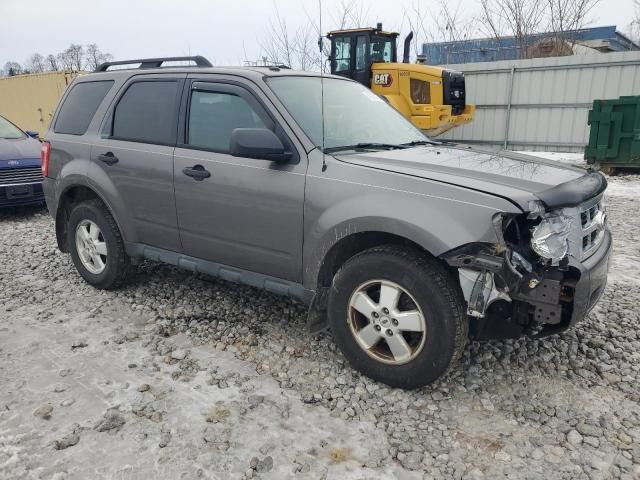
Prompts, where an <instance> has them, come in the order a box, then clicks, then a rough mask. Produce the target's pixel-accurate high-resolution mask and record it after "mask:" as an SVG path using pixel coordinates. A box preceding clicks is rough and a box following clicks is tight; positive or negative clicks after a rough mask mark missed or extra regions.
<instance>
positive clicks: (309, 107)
mask: <svg viewBox="0 0 640 480" xmlns="http://www.w3.org/2000/svg"><path fill="white" fill-rule="evenodd" d="M267 81H268V83H269V86H270V87H271V89H272V90H273V91H274V92H275V94H276V95H277V96H278V98H279V99H280V100H281V101H282V103H283V104H284V106H285V107H286V109H287V110H288V111H289V113H290V114H291V115H292V116H293V118H294V119H295V120H296V122H297V123H298V125H300V128H302V130H304V132H305V133H306V134H307V135H308V136H309V138H310V139H311V140H312V141H313V142H314V143H315V145H318V146H322V145H324V148H325V150H328V149H332V148H333V149H335V148H337V147H344V146H349V145H352V146H356V145H358V144H361V145H364V144H369V143H376V144H394V145H399V144H405V143H411V142H425V141H428V139H427V137H426V136H425V135H424V134H423V133H422V132H421V131H420V130H418V129H417V128H415V127H414V126H413V125H412V124H411V123H410V122H409V121H408V120H406V119H405V118H404V117H403V116H402V115H400V113H398V112H397V111H396V110H395V109H394V108H393V107H391V106H389V105H388V104H387V103H386V102H385V101H384V100H383V99H382V98H381V97H379V96H378V95H376V94H375V93H373V92H371V90H369V89H368V88H365V87H364V86H362V85H361V84H359V83H355V82H351V81H348V80H339V79H336V78H324V79H322V83H323V84H324V86H323V89H321V83H320V82H321V79H320V77H285V76H283V77H271V78H269V79H268V80H267ZM322 90H324V92H323V91H322ZM323 98H324V142H323V139H322V113H323V112H322V99H323Z"/></svg>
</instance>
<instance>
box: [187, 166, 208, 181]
mask: <svg viewBox="0 0 640 480" xmlns="http://www.w3.org/2000/svg"><path fill="white" fill-rule="evenodd" d="M182 173H184V174H185V175H186V176H188V177H192V178H195V179H196V180H204V179H205V178H209V177H210V176H211V172H209V170H206V169H205V168H204V167H203V166H202V165H194V166H193V167H185V168H183V169H182Z"/></svg>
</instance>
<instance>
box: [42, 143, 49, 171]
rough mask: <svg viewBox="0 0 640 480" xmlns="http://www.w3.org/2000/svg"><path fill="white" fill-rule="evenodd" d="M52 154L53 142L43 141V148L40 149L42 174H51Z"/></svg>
mask: <svg viewBox="0 0 640 480" xmlns="http://www.w3.org/2000/svg"><path fill="white" fill-rule="evenodd" d="M50 156H51V144H50V143H49V142H42V148H41V150H40V160H41V164H42V176H43V177H48V176H49V157H50Z"/></svg>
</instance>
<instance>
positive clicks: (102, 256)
mask: <svg viewBox="0 0 640 480" xmlns="http://www.w3.org/2000/svg"><path fill="white" fill-rule="evenodd" d="M76 250H77V251H78V256H79V257H80V261H81V262H82V265H84V268H86V269H87V270H88V271H89V272H91V273H93V274H94V275H98V274H100V273H102V272H103V271H104V269H105V268H106V266H107V244H106V242H105V241H104V235H102V231H101V230H100V227H98V225H96V224H95V223H94V222H92V221H91V220H83V221H82V222H80V224H78V227H77V228H76Z"/></svg>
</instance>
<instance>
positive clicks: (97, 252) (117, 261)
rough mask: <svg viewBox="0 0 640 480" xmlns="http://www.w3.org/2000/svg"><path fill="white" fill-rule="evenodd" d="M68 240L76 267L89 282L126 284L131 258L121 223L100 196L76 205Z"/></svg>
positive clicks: (106, 286) (108, 286) (102, 285)
mask: <svg viewBox="0 0 640 480" xmlns="http://www.w3.org/2000/svg"><path fill="white" fill-rule="evenodd" d="M66 240H67V249H68V252H69V253H70V254H71V259H72V260H73V263H74V265H75V267H76V270H78V273H79V274H80V276H82V278H84V279H85V281H86V282H87V283H89V284H91V285H93V286H94V287H96V288H100V289H105V290H109V289H114V288H117V287H119V286H120V285H122V283H123V282H124V280H125V277H126V274H127V271H128V268H129V264H130V260H129V257H128V255H127V254H126V252H125V249H124V242H123V240H122V235H121V234H120V230H119V229H118V225H117V224H116V222H115V220H114V218H113V216H112V215H111V213H110V212H109V210H107V208H106V207H105V206H104V204H103V203H102V202H101V201H100V200H87V201H84V202H81V203H78V204H76V205H74V206H73V208H72V209H71V213H70V214H69V222H68V224H67V239H66Z"/></svg>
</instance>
